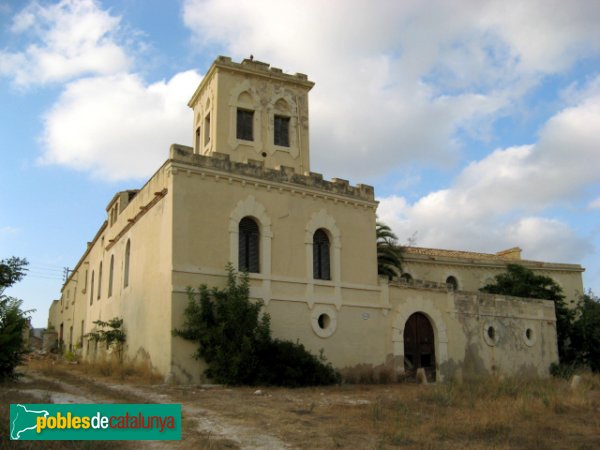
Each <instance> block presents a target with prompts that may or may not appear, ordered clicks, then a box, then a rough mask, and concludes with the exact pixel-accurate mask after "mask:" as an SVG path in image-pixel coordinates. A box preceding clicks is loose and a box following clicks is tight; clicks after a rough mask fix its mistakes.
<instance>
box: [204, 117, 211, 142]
mask: <svg viewBox="0 0 600 450" xmlns="http://www.w3.org/2000/svg"><path fill="white" fill-rule="evenodd" d="M209 142H210V114H207V115H206V117H205V118H204V145H206V144H208V143H209Z"/></svg>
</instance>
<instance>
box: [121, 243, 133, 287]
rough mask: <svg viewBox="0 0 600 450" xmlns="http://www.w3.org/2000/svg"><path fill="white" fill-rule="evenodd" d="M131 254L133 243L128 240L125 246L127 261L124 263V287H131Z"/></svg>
mask: <svg viewBox="0 0 600 450" xmlns="http://www.w3.org/2000/svg"><path fill="white" fill-rule="evenodd" d="M130 254H131V241H130V240H127V245H126V246H125V260H124V263H123V287H127V286H129V257H130Z"/></svg>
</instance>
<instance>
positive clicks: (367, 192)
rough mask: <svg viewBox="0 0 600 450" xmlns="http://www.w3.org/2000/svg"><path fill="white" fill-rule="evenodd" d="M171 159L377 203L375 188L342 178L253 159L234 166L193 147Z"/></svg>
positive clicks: (173, 151) (174, 150)
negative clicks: (324, 175) (277, 165)
mask: <svg viewBox="0 0 600 450" xmlns="http://www.w3.org/2000/svg"><path fill="white" fill-rule="evenodd" d="M169 159H170V160H172V161H177V162H181V163H185V164H189V165H193V166H198V167H204V168H207V169H212V170H219V171H221V172H227V173H230V174H235V175H243V176H248V177H252V178H259V179H261V180H265V181H271V182H276V183H285V184H295V185H298V186H302V187H307V188H312V189H315V188H316V189H319V190H322V191H325V192H328V193H331V194H338V195H343V196H347V197H353V198H356V199H360V200H365V201H370V202H373V201H375V192H374V189H373V186H369V185H366V184H358V185H356V186H351V185H350V184H349V182H348V180H343V179H341V178H333V179H332V180H331V181H327V180H324V179H323V175H321V174H320V173H315V172H308V173H306V174H298V173H296V171H295V170H294V168H293V167H287V166H279V167H278V168H277V169H268V168H265V167H264V163H263V162H262V161H256V160H252V159H249V160H248V162H246V163H240V162H233V161H231V160H230V158H229V155H227V154H223V153H218V152H214V153H212V154H211V155H210V156H204V155H199V154H195V153H194V151H193V148H192V147H188V146H184V145H178V144H173V145H171V148H170V152H169Z"/></svg>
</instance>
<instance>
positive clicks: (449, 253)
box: [403, 247, 523, 261]
mask: <svg viewBox="0 0 600 450" xmlns="http://www.w3.org/2000/svg"><path fill="white" fill-rule="evenodd" d="M403 251H404V253H405V254H407V255H410V254H412V255H424V256H443V257H450V258H465V259H488V260H490V259H491V260H497V261H523V260H521V259H517V258H514V257H512V258H511V257H508V256H505V255H498V254H495V253H478V252H466V251H463V250H445V249H441V248H426V247H403Z"/></svg>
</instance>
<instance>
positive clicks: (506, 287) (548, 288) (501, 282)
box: [480, 264, 575, 361]
mask: <svg viewBox="0 0 600 450" xmlns="http://www.w3.org/2000/svg"><path fill="white" fill-rule="evenodd" d="M494 278H495V280H494V282H493V283H490V284H487V285H485V286H484V287H482V288H481V289H480V291H482V292H489V293H490V294H500V295H511V296H513V297H524V298H537V299H542V300H552V301H553V302H554V308H555V312H556V337H557V340H558V355H559V358H560V360H561V361H567V360H570V359H571V358H572V355H571V351H572V350H571V348H572V346H571V345H570V336H571V328H572V323H573V319H574V317H575V312H574V311H573V310H572V309H569V308H568V307H567V305H566V303H565V296H564V295H563V293H562V288H561V287H560V286H559V285H558V284H556V282H555V281H554V280H553V279H552V278H550V277H546V276H543V275H536V274H535V273H534V272H533V271H532V270H531V269H528V268H526V267H523V266H521V265H519V264H509V265H508V266H506V272H505V273H501V274H499V275H496V276H495V277H494Z"/></svg>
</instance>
